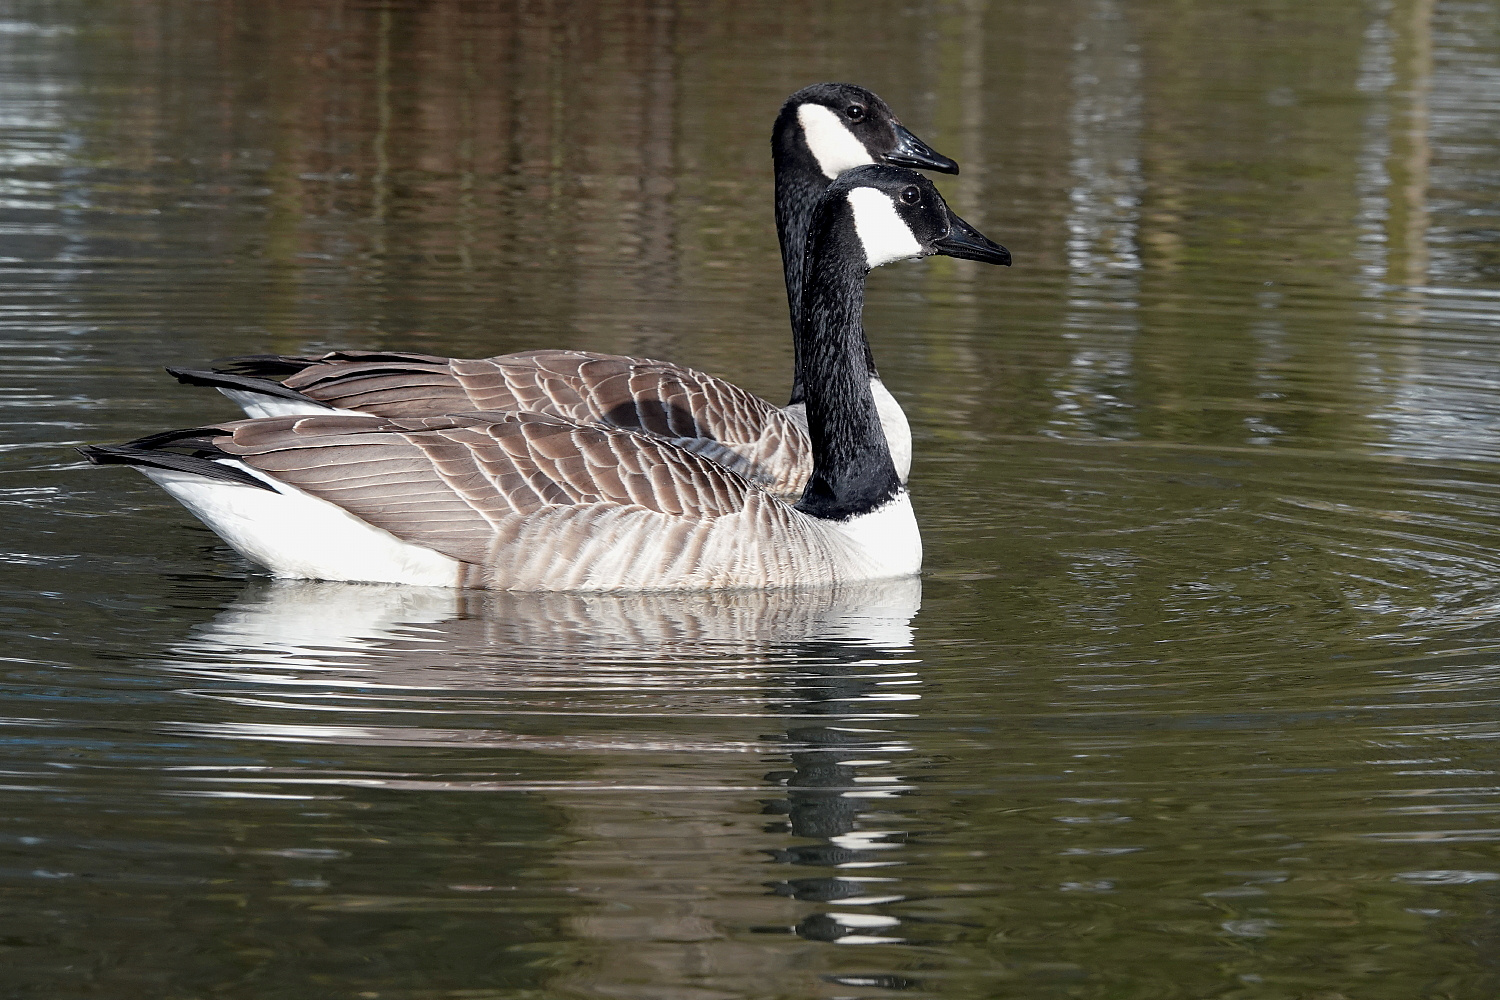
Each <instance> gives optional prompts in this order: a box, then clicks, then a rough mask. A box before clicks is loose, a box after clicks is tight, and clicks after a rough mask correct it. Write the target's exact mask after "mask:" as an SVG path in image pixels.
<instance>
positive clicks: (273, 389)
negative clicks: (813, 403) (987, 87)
mask: <svg viewBox="0 0 1500 1000" xmlns="http://www.w3.org/2000/svg"><path fill="white" fill-rule="evenodd" d="M771 149H772V162H773V164H774V166H775V178H776V228H777V235H778V238H779V242H780V244H781V257H782V267H783V271H784V274H785V278H786V290H787V302H788V306H789V311H790V313H791V320H792V329H793V330H795V329H796V328H797V323H798V313H799V311H800V309H801V299H802V270H803V260H802V258H803V252H802V251H803V246H804V244H805V243H806V237H807V227H808V223H809V220H810V219H811V217H812V211H813V207H814V205H816V203H817V200H818V197H819V196H820V195H821V194H822V193H823V191H824V189H825V188H827V186H828V185H829V183H830V182H831V181H832V180H833V179H834V178H836V177H838V176H839V175H840V174H841V173H843V172H844V171H846V170H849V169H852V168H854V167H857V166H861V165H865V164H870V163H890V164H896V165H900V166H907V167H917V168H923V169H928V170H935V171H940V172H943V173H952V174H956V173H958V164H957V163H955V162H954V161H953V160H951V159H949V158H948V157H946V156H943V155H942V154H940V153H938V152H936V151H934V150H933V149H932V148H931V147H930V146H928V145H927V144H926V143H924V142H923V141H922V140H921V139H918V138H917V137H916V136H915V135H913V134H912V133H911V132H910V131H908V130H907V129H906V128H905V127H904V126H902V124H901V123H900V121H898V120H897V118H896V116H895V115H894V114H893V113H892V111H891V109H890V107H889V106H888V105H887V104H886V103H885V101H883V100H881V99H880V97H878V96H877V95H876V94H874V93H873V92H871V91H869V90H866V89H865V88H863V87H859V86H856V85H854V84H849V83H820V84H814V85H812V86H810V87H805V88H803V89H802V90H799V91H797V92H796V93H795V94H793V95H792V96H791V97H789V98H788V99H787V100H786V102H785V103H784V104H783V105H782V107H781V110H780V112H779V113H778V115H777V116H776V123H775V125H774V127H773V128H772V130H771ZM793 341H794V354H795V351H796V347H795V342H796V338H795V337H794V338H793ZM794 362H795V358H794ZM864 364H865V366H866V368H867V369H868V371H869V379H870V387H871V390H872V392H873V393H874V395H875V403H876V409H877V411H878V412H879V414H880V421H881V426H882V427H883V428H884V429H885V434H886V439H887V441H888V442H889V444H890V446H891V454H892V458H893V460H894V462H895V464H896V472H897V474H898V475H899V476H900V477H901V481H902V482H905V481H906V480H907V477H908V475H909V473H910V471H911V428H910V427H909V426H908V424H907V420H906V414H905V413H904V412H903V411H902V409H901V405H900V404H899V403H898V402H896V399H895V397H894V396H892V395H891V394H890V392H889V391H888V390H887V389H886V387H885V384H884V383H883V382H881V380H880V375H879V373H878V372H877V371H876V369H875V361H874V358H873V356H872V355H870V354H869V352H868V351H867V352H866V356H865V359H864ZM797 367H798V366H797V365H796V364H795V363H794V372H795V371H796V370H797ZM168 371H169V372H170V373H171V374H173V375H174V376H176V377H177V379H178V380H179V381H181V382H184V383H188V384H194V385H209V386H214V387H215V388H218V389H219V390H220V391H221V392H223V393H224V394H225V395H227V396H229V397H230V399H232V400H233V401H234V402H236V403H237V404H238V405H240V406H241V407H242V408H243V409H244V410H245V412H246V414H247V415H249V416H253V417H257V416H277V415H289V414H303V413H327V412H329V411H330V410H334V411H339V412H359V413H375V414H378V415H381V416H388V417H411V416H433V415H439V414H446V413H459V412H466V411H475V410H505V411H528V412H534V413H550V414H554V415H556V416H560V417H563V418H565V419H567V420H570V421H572V422H574V423H601V424H610V425H613V426H617V427H624V428H628V429H631V430H636V431H641V432H645V433H651V434H656V435H658V436H660V437H663V438H666V439H667V440H670V441H673V442H674V443H676V444H678V445H681V446H682V447H684V448H687V449H689V450H691V451H695V452H697V453H698V454H700V455H703V456H704V457H706V458H709V459H711V460H713V461H715V462H718V463H719V464H721V465H724V466H726V467H727V468H730V469H733V470H734V471H736V472H739V473H740V474H742V475H744V476H746V477H747V478H749V479H751V480H753V481H755V482H757V483H759V484H761V485H763V486H766V487H767V488H769V489H771V490H772V492H774V493H776V494H777V495H778V496H781V497H783V498H784V499H789V500H793V501H795V500H796V498H797V497H799V496H801V494H802V489H803V487H804V486H805V485H806V483H807V477H808V475H809V473H810V472H811V471H812V452H811V448H810V446H809V442H808V436H807V413H806V406H805V403H804V398H803V396H804V389H803V386H802V382H801V379H800V377H797V376H794V379H793V385H792V394H791V400H790V402H789V403H788V405H787V406H786V407H780V408H779V407H776V406H773V405H772V404H770V403H768V402H766V401H765V400H764V399H761V398H760V397H758V396H755V395H753V394H752V393H749V392H746V391H745V390H743V389H741V388H739V387H738V386H736V385H734V384H732V383H730V382H727V381H725V380H723V379H719V378H715V377H714V376H712V375H709V374H707V373H705V372H702V371H698V370H696V369H693V368H688V367H685V366H682V365H676V364H672V363H670V362H664V361H655V360H651V359H647V358H634V357H625V356H621V355H613V354H595V353H591V352H586V351H572V350H536V351H525V352H521V353H517V354H507V355H502V356H499V357H493V358H485V359H479V360H469V359H458V358H455V359H450V358H443V357H438V356H435V355H428V354H408V353H399V352H398V353H390V352H379V351H335V352H332V353H329V354H324V355H322V356H317V357H311V356H309V357H289V356H277V355H256V356H249V357H240V358H229V359H227V360H226V361H225V362H223V363H221V364H220V365H219V366H218V367H217V368H215V369H214V370H210V371H204V370H194V369H187V368H169V369H168Z"/></svg>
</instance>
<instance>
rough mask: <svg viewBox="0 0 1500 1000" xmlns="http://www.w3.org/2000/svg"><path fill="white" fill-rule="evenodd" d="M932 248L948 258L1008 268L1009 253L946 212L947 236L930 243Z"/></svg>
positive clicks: (951, 213) (950, 211)
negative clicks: (958, 258)
mask: <svg viewBox="0 0 1500 1000" xmlns="http://www.w3.org/2000/svg"><path fill="white" fill-rule="evenodd" d="M932 245H933V248H934V249H936V250H937V252H938V253H940V254H946V255H947V256H949V257H962V258H963V259H964V260H979V261H983V262H984V263H986V264H1004V265H1005V266H1006V267H1010V251H1009V250H1007V249H1005V248H1004V247H1003V246H1001V245H1000V244H998V243H996V242H994V241H993V240H991V239H990V238H989V237H988V236H986V235H984V234H983V233H981V232H980V231H979V230H977V229H975V228H974V227H973V226H971V225H969V224H968V223H967V222H965V221H964V220H963V219H960V218H959V217H958V216H956V215H954V214H953V210H952V209H951V208H950V209H949V210H948V235H947V236H940V237H938V238H937V239H935V240H933V241H932Z"/></svg>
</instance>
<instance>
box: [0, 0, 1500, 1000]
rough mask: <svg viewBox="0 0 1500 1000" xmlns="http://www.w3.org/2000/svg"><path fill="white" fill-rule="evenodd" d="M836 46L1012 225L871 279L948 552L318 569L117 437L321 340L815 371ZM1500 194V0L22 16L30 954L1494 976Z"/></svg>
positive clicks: (325, 8) (841, 63) (14, 886)
mask: <svg viewBox="0 0 1500 1000" xmlns="http://www.w3.org/2000/svg"><path fill="white" fill-rule="evenodd" d="M841 78H843V79H854V80H857V81H860V82H863V83H866V84H868V85H869V86H871V87H873V88H875V89H876V90H878V91H879V92H880V93H881V94H882V95H883V96H885V97H886V98H887V99H888V100H889V101H890V103H891V104H892V105H893V106H894V107H895V108H896V110H897V111H898V113H899V114H901V115H902V117H903V118H904V120H905V121H906V123H907V124H908V125H910V126H911V127H912V128H913V130H914V131H916V132H917V133H918V134H919V135H921V136H922V137H923V138H925V139H927V140H928V141H930V142H931V143H932V144H933V145H935V146H936V147H937V148H938V149H940V150H942V151H944V152H946V153H948V154H950V155H952V156H954V157H956V158H958V159H959V160H960V161H961V162H962V164H963V168H964V171H963V174H962V175H961V176H959V177H957V178H951V179H947V178H945V179H943V181H942V182H941V185H942V187H943V189H944V191H945V192H946V193H947V195H948V196H949V199H950V201H951V203H952V204H953V205H954V207H955V208H956V209H957V210H958V211H959V212H960V213H961V214H963V215H964V216H966V217H968V218H970V219H971V220H972V221H974V222H975V223H977V224H978V225H980V227H981V228H983V229H984V230H985V231H986V232H987V233H989V234H990V235H992V236H994V237H995V238H997V239H999V240H1000V241H1001V242H1004V243H1005V244H1006V245H1008V246H1009V247H1010V248H1011V249H1012V251H1014V253H1015V258H1016V266H1015V267H1014V268H1012V269H1011V270H1009V271H1004V272H1001V271H998V270H997V269H993V268H983V267H981V266H979V265H974V264H970V263H966V262H962V261H951V260H944V259H939V260H934V261H928V262H925V263H921V264H906V265H900V266H894V267H889V268H885V269H883V270H882V271H880V272H877V273H876V275H875V276H874V278H873V280H872V287H871V296H870V302H869V306H868V310H867V317H866V321H867V326H868V327H869V329H870V331H871V335H872V340H873V342H874V346H875V351H876V355H877V358H878V360H879V361H880V363H881V366H882V369H883V371H884V373H885V376H886V381H887V383H888V384H889V385H890V386H891V388H892V390H893V391H894V392H895V393H896V394H897V396H898V397H899V398H900V399H901V400H902V401H903V402H904V403H905V404H906V407H907V411H908V413H909V414H910V416H911V419H912V424H913V429H914V432H915V435H916V438H917V460H916V464H915V469H914V474H913V490H914V493H915V496H916V502H917V506H918V516H919V518H920V520H921V522H922V525H923V531H924V538H925V541H926V544H927V551H928V556H927V571H926V574H925V576H924V578H923V580H922V582H921V585H920V592H918V591H917V590H916V589H915V588H912V587H903V586H891V587H883V588H871V589H868V590H861V591H857V592H854V593H846V594H837V595H827V597H826V599H824V600H819V601H810V600H807V599H806V598H805V597H804V598H798V599H797V600H795V601H792V600H788V599H787V598H785V597H778V596H777V595H737V596H724V595H719V596H709V597H704V596H698V597H683V598H668V597H653V598H621V597H614V598H580V597H567V596H553V597H522V596H514V595H496V594H472V593H469V594H459V593H452V592H446V591H425V590H417V589H403V588H384V587H368V586H366V587H361V586H338V585H325V584H293V585H288V584H280V583H277V582H274V581H271V580H269V579H267V578H265V577H264V576H263V575H262V574H261V573H259V572H258V571H256V570H254V569H253V568H251V567H249V566H247V565H246V564H244V563H243V562H241V561H240V560H239V559H238V558H237V557H235V556H234V555H233V553H231V552H230V551H229V550H228V549H226V548H225V547H224V546H222V545H221V544H219V543H218V542H217V540H216V539H215V538H214V537H213V536H212V535H211V534H209V533H207V532H206V530H204V529H202V528H201V527H199V526H198V525H197V523H196V522H195V521H193V520H192V519H191V518H190V517H189V516H188V515H186V514H185V513H184V512H183V511H182V510H181V509H179V508H178V507H177V506H176V505H175V504H173V503H172V502H171V501H170V500H168V499H167V498H166V497H165V496H164V495H163V494H161V493H160V492H159V491H157V490H156V489H155V487H152V486H151V485H150V484H148V483H146V482H145V481H144V480H143V479H141V478H140V477H138V476H134V475H131V474H129V473H127V472H125V471H122V470H100V469H88V468H84V467H83V466H82V465H81V463H80V461H79V459H78V458H77V456H76V455H75V453H74V452H73V451H72V446H74V445H76V444H80V443H86V442H107V441H115V440H120V439H123V438H127V437H132V436H135V435H138V434H142V433H146V432H149V431H153V430H158V429H162V428H166V427H174V426H190V425H193V424H197V423H200V422H202V421H205V420H212V419H219V418H222V417H224V416H227V415H228V414H229V413H230V412H231V409H230V407H229V406H228V404H227V403H226V402H225V401H223V400H222V399H220V398H219V397H217V396H215V395H213V394H211V393H207V392H206V391H204V390H196V389H189V388H185V387H180V386H178V385H176V384H175V383H173V382H172V381H171V380H170V379H169V378H168V377H166V376H164V375H163V374H162V373H161V371H160V367H161V366H162V365H163V364H170V363H178V364H182V363H187V364H191V363H195V362H201V361H203V360H206V359H209V358H213V357H219V356H224V355H230V354H244V353H256V352H269V351H306V350H315V349H321V348H325V347H327V348H331V347H356V348H372V347H376V348H378V347H391V348H408V349H418V350H423V351H429V352H434V353H442V354H451V355H460V356H482V355H489V354H496V353H502V352H505V351H510V350H518V349H523V348H528V347H537V346H550V345H565V346H575V347H584V348H590V349H595V350H603V351H617V352H626V353H632V354H644V355H650V356H657V357H664V358H669V359H672V360H678V361H684V362H688V363H691V364H695V365H698V366H701V367H704V368H707V369H709V370H711V371H714V372H716V373H720V374H724V375H727V376H730V377H732V378H734V379H735V380H737V381H739V382H740V383H741V384H744V385H746V386H748V387H750V388H752V389H754V390H756V391H759V392H762V393H764V394H766V395H768V396H769V397H771V398H773V399H776V400H778V401H779V400H780V398H781V397H782V396H783V394H784V393H785V391H786V387H787V384H788V382H789V377H788V376H789V369H790V364H791V361H790V345H789V338H788V336H787V333H786V331H785V329H784V326H785V319H784V299H783V298H782V293H781V291H780V286H779V283H780V272H779V267H778V261H777V255H776V249H775V247H776V243H775V235H774V232H773V231H772V229H771V211H770V164H769V158H768V155H767V136H768V132H769V126H770V121H771V118H772V116H773V114H774V112H775V109H776V108H777V106H778V105H779V102H780V101H781V99H782V98H783V97H784V96H785V95H786V94H788V93H790V92H791V91H792V90H794V89H796V88H798V87H800V86H802V85H804V84H806V83H808V82H812V81H815V80H819V79H841ZM1497 205H1500V9H1497V8H1496V6H1495V5H1494V4H1492V3H1485V2H1478V0H1368V2H1360V0H1339V2H1335V0H1295V2H1294V0H1280V2H1278V0H1247V2H1244V3H1222V2H1212V0H1175V2H1169V0H1139V2H1130V0H1032V2H1022V0H997V2H994V3H989V4H985V3H983V2H982V0H954V2H948V3H943V2H918V3H916V4H914V5H903V4H898V3H890V2H886V0H867V2H864V3H860V4H854V3H822V4H814V5H809V4H794V3H788V4H785V5H783V6H779V7H778V6H774V5H770V4H745V3H731V2H719V3H711V4H704V5H692V4H684V5H681V6H677V7H674V6H671V5H669V4H663V5H649V4H646V3H640V4H634V5H623V4H622V5H598V4H590V3H583V2H579V3H563V2H557V3H530V2H528V3H521V4H516V5H502V4H494V5H491V4H481V3H459V2H437V0H434V2H428V3H420V4H418V3H404V2H399V3H387V4H374V3H356V2H336V0H314V2H297V3H293V2H290V0H283V2H273V0H253V2H252V0H242V2H239V3H235V2H229V0H224V2H189V0H137V2H133V3H105V2H83V0H78V2H57V3H40V2H38V3H27V2H22V0H13V2H0V371H3V377H0V504H3V511H0V532H3V535H0V564H3V570H0V620H3V623H4V624H3V629H4V636H5V641H4V647H3V649H0V663H3V667H4V671H3V675H0V741H3V742H0V752H3V756H0V772H3V773H0V995H3V996H5V997H7V998H8V997H24V998H48V1000H52V998H61V1000H67V998H109V1000H115V998H135V997H140V998H171V1000H190V998H191V1000H196V998H209V997H223V998H255V1000H261V998H289V1000H290V998H298V1000H300V998H307V997H350V998H372V997H379V998H413V1000H415V998H422V1000H426V998H454V1000H458V998H465V1000H467V998H494V1000H501V998H504V1000H511V998H543V997H545V998H552V997H577V998H662V1000H719V998H738V997H743V998H757V1000H758V998H828V1000H832V998H838V997H860V998H876V997H888V996H889V997H894V996H911V997H974V998H988V997H1017V998H1021V997H1025V998H1107V1000H1115V998H1133V997H1140V998H1166V997H1184V998H1189V997H1191V998H1201V997H1224V998H1236V1000H1241V998H1242V1000H1261V998H1299V1000H1302V998H1306V1000H1337V998H1342V1000H1369V998H1387V997H1389V998H1448V1000H1456V998H1489V997H1492V996H1494V995H1496V994H1497V993H1500V778H1497V771H1500V711H1497V709H1500V555H1497V544H1496V542H1497V538H1500V351H1497V346H1500V208H1497ZM919 605H920V610H919V611H918V610H917V608H918V606H919Z"/></svg>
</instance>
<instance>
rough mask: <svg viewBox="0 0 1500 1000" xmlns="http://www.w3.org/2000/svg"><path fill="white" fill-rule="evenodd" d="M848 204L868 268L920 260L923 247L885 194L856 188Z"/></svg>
mask: <svg viewBox="0 0 1500 1000" xmlns="http://www.w3.org/2000/svg"><path fill="white" fill-rule="evenodd" d="M849 204H850V206H851V207H853V209H854V231H855V232H856V233H858V234H859V241H860V242H861V243H863V244H864V247H865V264H866V265H867V266H869V267H879V266H880V265H881V264H889V263H890V262H891V261H893V260H906V259H907V258H909V257H920V256H922V245H921V244H920V243H918V242H917V238H916V237H915V236H913V235H912V232H911V227H910V226H908V225H907V224H906V223H905V222H903V221H902V220H901V216H900V215H898V214H897V213H896V203H895V202H893V201H891V198H890V196H889V195H887V194H886V193H885V192H884V191H878V190H876V189H875V188H872V187H857V188H855V189H854V190H853V191H850V192H849Z"/></svg>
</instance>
